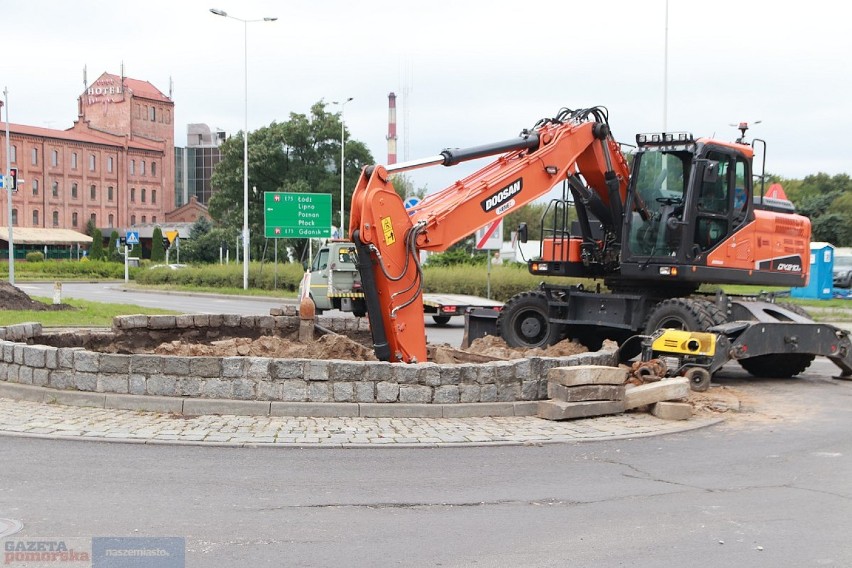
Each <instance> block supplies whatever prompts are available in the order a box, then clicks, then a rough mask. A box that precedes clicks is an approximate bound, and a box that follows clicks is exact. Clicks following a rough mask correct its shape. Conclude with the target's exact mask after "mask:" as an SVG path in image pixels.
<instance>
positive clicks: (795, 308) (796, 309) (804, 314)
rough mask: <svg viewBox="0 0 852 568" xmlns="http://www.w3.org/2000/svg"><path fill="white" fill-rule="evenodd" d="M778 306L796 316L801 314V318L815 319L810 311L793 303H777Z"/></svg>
mask: <svg viewBox="0 0 852 568" xmlns="http://www.w3.org/2000/svg"><path fill="white" fill-rule="evenodd" d="M776 304H777V305H779V306H781V307H782V308H784V309H785V310H790V311H791V312H793V313H794V314H799V315H800V316H802V317H806V318H808V319H814V318H813V316H811V314H809V313H808V310H806V309H805V308H803V307H802V306H800V305H799V304H793V303H792V302H776Z"/></svg>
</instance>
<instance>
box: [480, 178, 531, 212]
mask: <svg viewBox="0 0 852 568" xmlns="http://www.w3.org/2000/svg"><path fill="white" fill-rule="evenodd" d="M523 188H524V180H523V178H521V179H518V180H515V181H513V182H512V183H510V184H509V185H507V186H506V187H504V188H503V189H501V190H500V191H498V192H496V193H494V194H492V195H491V196H490V197H488V198H487V199H485V201H483V202H482V210H483V211H485V212H486V213H488V212H489V211H491V210H492V209H494V208H496V207H499V206H500V205H502V204H503V203H504V202H506V201H507V200H509V199H511V198H512V197H514V196H515V195H517V194H519V193H520V192H521V190H522V189H523Z"/></svg>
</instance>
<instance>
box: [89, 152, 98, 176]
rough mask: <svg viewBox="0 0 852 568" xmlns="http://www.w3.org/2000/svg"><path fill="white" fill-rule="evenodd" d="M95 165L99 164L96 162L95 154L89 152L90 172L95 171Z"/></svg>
mask: <svg viewBox="0 0 852 568" xmlns="http://www.w3.org/2000/svg"><path fill="white" fill-rule="evenodd" d="M95 165H97V163H96V162H95V155H94V154H89V171H90V172H93V171H95Z"/></svg>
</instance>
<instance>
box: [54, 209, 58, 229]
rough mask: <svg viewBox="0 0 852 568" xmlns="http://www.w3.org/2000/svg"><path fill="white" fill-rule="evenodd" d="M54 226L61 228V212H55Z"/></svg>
mask: <svg viewBox="0 0 852 568" xmlns="http://www.w3.org/2000/svg"><path fill="white" fill-rule="evenodd" d="M53 226H54V227H58V226H59V211H54V212H53Z"/></svg>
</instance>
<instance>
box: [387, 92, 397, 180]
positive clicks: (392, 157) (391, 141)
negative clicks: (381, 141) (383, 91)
mask: <svg viewBox="0 0 852 568" xmlns="http://www.w3.org/2000/svg"><path fill="white" fill-rule="evenodd" d="M387 138H388V165H390V164H395V163H396V95H395V94H394V93H390V94H389V95H388V136H387Z"/></svg>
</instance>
